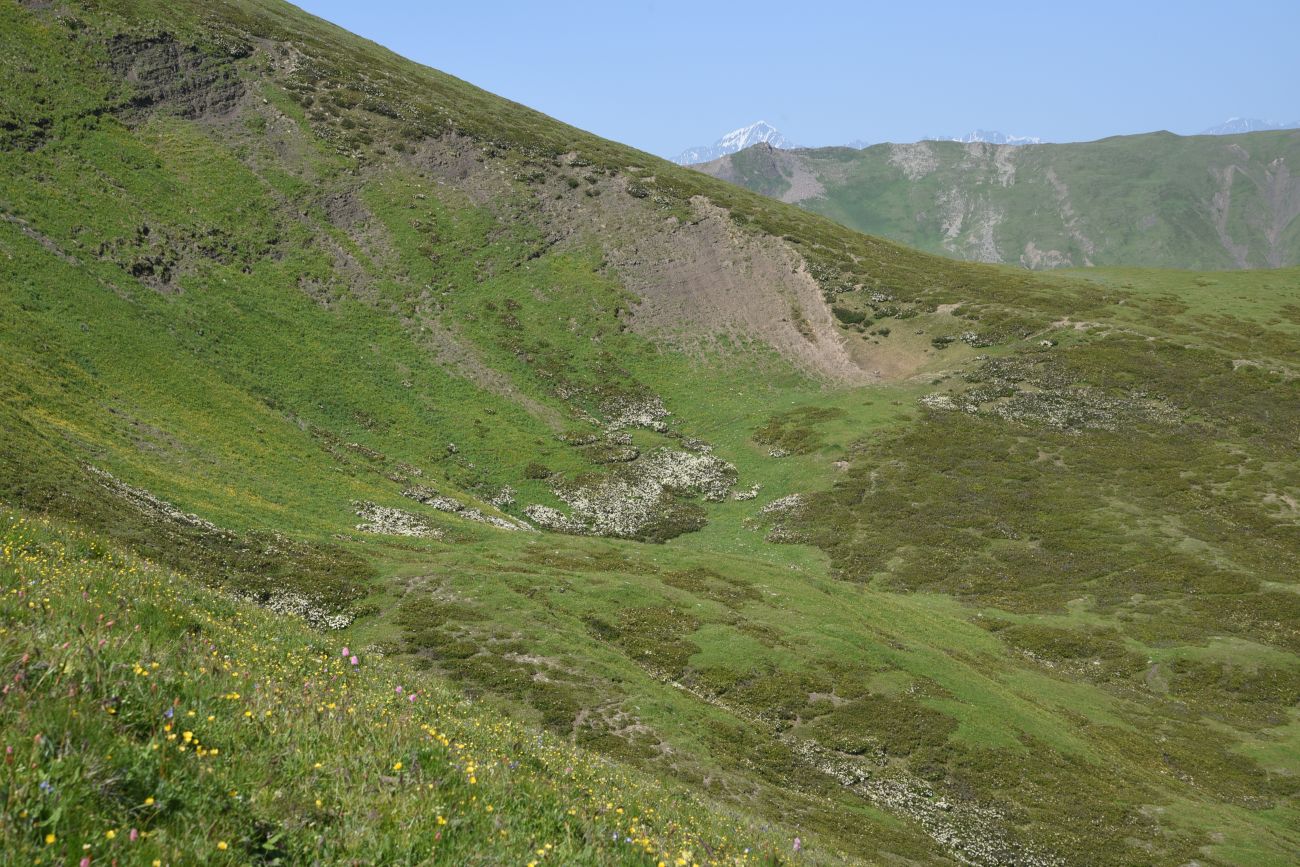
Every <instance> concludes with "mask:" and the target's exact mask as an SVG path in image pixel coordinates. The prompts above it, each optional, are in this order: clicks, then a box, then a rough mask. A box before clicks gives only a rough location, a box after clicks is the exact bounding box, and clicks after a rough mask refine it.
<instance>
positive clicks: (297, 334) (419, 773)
mask: <svg viewBox="0 0 1300 867" xmlns="http://www.w3.org/2000/svg"><path fill="white" fill-rule="evenodd" d="M0 70H2V74H0V162H2V163H3V171H2V172H0V507H2V508H3V514H2V515H0V581H2V582H3V583H2V585H0V589H3V594H2V595H0V675H2V676H3V680H4V683H5V687H4V692H3V696H2V697H0V735H2V736H3V739H4V742H5V745H6V758H5V766H4V769H3V770H2V771H0V791H2V792H3V796H4V797H3V799H0V801H2V802H0V861H2V862H5V863H38V862H39V863H43V864H78V863H82V859H84V858H89V859H91V863H101V862H102V863H109V862H111V861H113V860H116V861H117V862H118V863H122V864H128V863H131V864H134V863H141V864H150V863H159V864H187V863H200V862H201V863H212V864H223V863H230V864H234V863H240V864H245V863H250V862H258V863H281V864H296V863H362V864H408V863H445V864H502V863H520V864H528V863H530V862H536V863H537V864H546V863H556V864H575V863H587V864H651V865H657V864H661V863H662V864H675V865H681V864H746V863H758V864H778V863H781V864H843V863H865V864H881V863H889V864H897V863H915V864H935V865H940V864H953V863H966V864H980V865H993V864H999V865H1002V864H1019V865H1058V864H1059V865H1066V864H1097V865H1101V864H1106V865H1112V864H1170V865H1175V864H1187V863H1190V862H1193V861H1194V862H1197V863H1200V864H1207V865H1210V864H1213V865H1220V864H1242V865H1245V864H1250V865H1259V864H1263V865H1269V864H1276V865H1286V864H1290V863H1292V862H1293V859H1294V853H1295V852H1296V851H1297V848H1300V832H1297V828H1300V803H1298V801H1297V796H1298V795H1300V776H1297V774H1300V708H1298V707H1297V705H1298V703H1300V584H1298V583H1297V575H1298V574H1300V569H1298V568H1297V567H1298V566H1300V562H1298V561H1300V556H1298V555H1300V463H1298V462H1297V461H1295V460H1294V455H1295V451H1296V448H1297V447H1298V446H1300V440H1298V439H1297V431H1300V376H1298V374H1300V352H1297V349H1298V348H1300V269H1295V268H1289V269H1277V270H1260V271H1223V272H1215V273H1196V272H1190V271H1171V270H1166V271H1156V270H1144V269H1139V268H1124V269H1118V268H1093V269H1088V270H1086V271H1077V272H1069V273H1066V272H1061V273H1050V274H1043V273H1035V272H1030V271H1027V270H1024V269H1021V268H1012V267H1004V266H995V265H985V264H977V263H970V262H961V261H954V260H953V259H950V258H945V257H941V256H935V255H932V254H929V253H925V252H921V251H917V250H914V249H910V248H908V247H905V246H902V245H900V244H898V243H895V242H893V241H889V240H884V239H881V238H877V237H872V236H868V235H863V234H859V233H858V232H856V231H854V230H852V229H850V228H847V227H845V226H842V225H839V224H838V223H836V222H834V221H833V220H831V219H827V218H826V217H824V216H821V215H819V214H814V213H811V212H809V211H807V210H803V209H801V208H799V207H796V206H793V205H791V204H788V203H783V202H780V201H776V200H774V199H772V198H769V197H766V196H763V195H760V194H758V193H755V192H752V191H749V190H745V189H742V188H740V187H737V186H735V185H732V184H728V183H725V182H723V181H720V180H717V179H715V178H711V177H709V176H707V175H705V174H702V173H700V172H697V171H694V170H691V169H685V168H681V167H678V166H675V165H673V164H671V163H668V162H666V161H664V160H660V159H657V158H655V157H652V156H650V155H648V154H644V153H641V152H639V151H636V150H633V149H631V148H627V147H624V146H621V145H618V144H615V143H612V142H608V141H605V140H602V139H599V138H596V137H594V136H591V135H589V134H587V133H584V132H582V131H579V130H576V129H573V128H571V127H568V126H565V125H564V124H561V123H559V122H557V121H554V120H552V119H550V118H547V117H545V116H543V115H541V114H538V113H536V112H533V111H531V110H529V109H527V108H525V107H523V106H520V105H517V104H514V103H511V102H508V101H506V100H503V99H500V98H498V97H495V96H493V95H491V94H488V93H486V92H484V91H481V90H479V89H477V88H474V87H473V86H471V85H469V84H466V83H464V82H462V81H459V80H457V79H454V78H452V77H450V76H447V75H444V74H442V73H439V72H437V71H435V70H431V69H428V68H425V67H422V66H419V65H417V64H414V63H411V62H409V61H406V60H404V59H402V58H400V57H397V56H396V55H394V54H392V53H390V52H388V51H386V50H384V49H382V48H380V47H378V46H376V45H374V44H372V43H369V42H366V41H364V40H362V39H359V38H357V37H355V36H352V35H350V34H347V33H345V32H343V31H341V30H339V29H338V28H335V27H333V26H331V25H329V24H327V23H325V22H323V21H320V20H319V19H316V18H313V17H311V16H309V15H307V14H305V13H303V12H301V11H299V10H297V9H295V8H294V7H292V6H289V5H287V4H284V3H280V2H277V0H231V2H218V3H210V2H204V3H200V2H197V0H183V2H171V3H165V4H164V3H157V2H148V0H80V2H52V3H51V2H23V3H18V2H14V0H0ZM1268 135H1274V134H1268ZM1276 135H1277V138H1276V139H1272V140H1273V141H1276V142H1278V143H1279V144H1278V147H1279V148H1280V147H1281V143H1283V142H1285V141H1286V140H1287V139H1286V138H1285V136H1286V135H1287V134H1276ZM1265 140H1269V139H1265ZM954 147H957V148H962V147H963V146H961V145H955V146H954ZM1062 177H1064V176H1063V175H1062ZM923 181H924V179H923V178H921V179H918V181H917V182H918V183H922V182H923ZM1072 189H1073V188H1072ZM1080 213H1082V211H1080ZM1234 237H1235V236H1234ZM1053 249H1055V248H1053ZM1261 255H1263V254H1261ZM1097 264H1100V261H1098V262H1097ZM1185 264H1186V265H1196V266H1198V267H1200V266H1201V265H1202V263H1200V262H1199V260H1192V261H1189V262H1187V263H1185ZM354 659H355V661H354Z"/></svg>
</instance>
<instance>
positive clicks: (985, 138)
mask: <svg viewBox="0 0 1300 867" xmlns="http://www.w3.org/2000/svg"><path fill="white" fill-rule="evenodd" d="M924 140H925V141H956V142H962V143H963V144H970V143H971V142H983V143H985V144H998V145H1027V144H1043V143H1044V142H1045V141H1046V139H1042V138H1039V137H1038V136H1034V135H1009V134H1008V133H1005V132H999V131H998V130H995V129H976V130H971V131H970V132H968V133H966V134H965V135H955V136H954V135H936V136H927V137H926V138H925V139H924Z"/></svg>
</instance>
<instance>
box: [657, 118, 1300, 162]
mask: <svg viewBox="0 0 1300 867" xmlns="http://www.w3.org/2000/svg"><path fill="white" fill-rule="evenodd" d="M1296 128H1300V120H1297V121H1292V122H1290V123H1278V122H1276V121H1269V120H1260V119H1259V118H1242V117H1233V118H1229V119H1227V120H1225V121H1223V122H1222V123H1217V124H1214V125H1213V126H1209V127H1206V128H1205V129H1204V130H1201V132H1200V134H1201V135H1236V134H1238V133H1243V132H1260V131H1265V130H1279V129H1296ZM920 141H955V142H962V143H964V144H969V143H971V142H983V143H986V144H998V145H1030V144H1045V143H1047V142H1048V141H1049V139H1046V138H1043V137H1041V136H1034V135H1013V134H1008V133H1004V132H1001V131H999V130H990V129H976V130H972V131H970V132H968V133H965V134H963V135H934V136H925V137H923V138H921V139H920ZM760 142H765V143H767V144H770V145H771V146H772V147H774V148H780V149H782V150H790V149H793V148H797V147H799V145H796V144H794V143H793V142H791V141H790V140H789V139H787V138H786V137H785V136H784V135H783V134H782V133H781V132H780V131H779V130H777V129H776V128H775V127H773V126H772V125H771V124H769V123H767V122H766V121H758V122H757V123H753V124H750V125H749V126H746V127H741V128H740V129H736V130H732V131H731V132H729V133H727V134H726V135H724V136H722V137H721V138H719V139H718V140H717V141H715V142H714V143H713V144H711V145H701V146H699V147H693V148H687V149H686V150H684V151H682V152H681V153H680V154H678V155H677V156H676V157H674V160H673V161H674V162H676V163H677V164H678V165H696V164H698V163H706V162H709V161H710V160H715V159H718V158H719V157H723V156H726V155H728V154H733V153H736V152H737V151H741V150H744V149H745V148H747V147H750V146H752V145H755V144H759V143H760ZM869 144H870V142H868V141H867V140H866V139H854V140H853V141H850V142H848V143H846V144H845V145H843V146H844V147H850V148H854V149H856V150H861V149H862V148H865V147H867V146H868V145H869Z"/></svg>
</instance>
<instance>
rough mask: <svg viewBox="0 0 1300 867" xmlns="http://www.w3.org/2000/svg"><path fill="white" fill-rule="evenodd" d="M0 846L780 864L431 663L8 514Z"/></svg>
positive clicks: (35, 857) (85, 855) (135, 852)
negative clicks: (393, 657) (492, 705)
mask: <svg viewBox="0 0 1300 867" xmlns="http://www.w3.org/2000/svg"><path fill="white" fill-rule="evenodd" d="M0 545H2V547H0V576H2V579H3V597H2V601H0V676H2V678H3V681H4V686H3V697H2V698H0V731H2V732H3V740H4V768H3V771H2V772H0V790H2V791H3V798H0V803H2V806H0V851H2V852H3V853H4V856H3V858H0V860H2V861H4V862H5V863H32V864H93V863H105V864H108V863H117V864H150V863H152V864H155V865H160V864H182V863H211V864H221V863H230V864H234V863H248V862H250V861H256V862H261V863H283V864H289V863H308V862H315V863H358V864H359V863H365V864H385V863H401V864H424V863H446V864H520V865H526V864H547V863H550V864H575V863H601V864H747V863H779V858H778V857H777V856H776V855H775V854H774V853H775V852H776V847H777V846H778V845H781V846H782V847H783V848H784V847H788V846H789V845H790V844H789V843H788V842H786V843H783V844H778V843H776V842H775V841H773V840H767V839H765V838H764V836H763V834H762V833H761V832H759V831H756V830H754V829H751V828H743V827H739V826H737V825H736V824H735V823H734V822H733V821H731V820H729V819H728V818H726V817H720V816H719V815H717V814H714V813H711V812H709V811H707V810H705V809H704V808H703V807H702V806H700V805H699V804H698V803H697V802H696V801H695V800H694V799H693V798H692V797H691V796H690V795H689V794H688V793H684V792H680V791H672V790H666V789H664V788H663V787H661V786H656V787H654V788H651V787H648V786H647V785H646V784H644V783H643V782H641V781H640V780H638V779H636V778H633V777H630V776H628V775H627V774H625V773H624V772H622V771H621V770H619V769H618V768H617V767H616V766H614V765H611V764H609V763H607V762H605V761H603V760H600V759H597V758H594V757H592V756H589V755H587V754H585V753H583V752H581V751H578V750H575V749H573V748H572V747H569V746H566V745H564V744H563V743H561V742H559V741H557V740H556V739H554V738H552V737H550V736H544V735H540V734H538V733H536V732H534V731H531V730H529V729H527V728H524V727H522V726H520V725H517V724H514V723H511V722H506V721H503V720H502V718H501V717H499V716H497V715H495V714H493V713H492V712H490V711H489V710H488V709H487V708H486V707H484V706H482V705H476V704H474V703H472V702H470V701H467V700H465V699H463V698H460V697H458V696H456V695H455V694H454V693H453V692H451V691H450V690H448V689H447V688H446V687H445V686H444V685H442V684H441V683H440V682H439V681H437V680H436V679H434V678H432V677H431V676H427V675H421V674H415V673H412V672H411V671H410V670H409V669H408V668H405V667H403V666H399V665H394V664H392V663H390V662H386V661H385V660H383V659H381V658H378V657H376V656H373V655H372V654H368V653H367V652H365V651H363V650H360V649H357V648H348V647H344V646H333V645H331V644H329V643H327V640H326V639H325V638H324V637H323V636H321V635H320V634H317V633H314V632H312V631H311V630H309V629H307V628H306V627H305V626H304V625H302V624H301V623H300V622H299V621H296V620H293V619H289V620H281V621H277V620H276V619H275V618H274V617H273V616H271V615H269V614H267V613H266V612H264V611H262V610H260V609H258V608H256V607H254V606H251V605H248V604H245V603H242V602H236V601H231V600H230V599H228V598H226V597H223V596H220V595H217V594H215V593H211V592H209V591H206V590H202V589H196V587H195V585H194V583H193V582H192V581H190V580H187V579H186V578H185V577H184V576H181V575H177V574H175V573H172V572H168V571H166V570H163V569H161V568H159V567H157V566H154V565H152V564H151V563H149V562H147V561H144V560H140V559H137V558H133V557H129V556H126V555H123V554H121V553H119V552H117V551H115V550H113V549H110V548H109V547H107V546H105V545H104V544H103V543H102V542H101V541H100V540H98V539H97V538H95V537H93V536H90V535H87V534H84V533H80V532H76V531H72V530H68V529H66V528H63V527H60V526H57V525H54V524H52V523H49V522H45V521H40V520H35V519H31V518H28V517H26V516H24V515H21V514H18V513H13V512H9V511H6V512H5V513H3V514H2V515H0Z"/></svg>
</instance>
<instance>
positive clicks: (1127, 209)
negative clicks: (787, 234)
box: [697, 130, 1300, 269]
mask: <svg viewBox="0 0 1300 867" xmlns="http://www.w3.org/2000/svg"><path fill="white" fill-rule="evenodd" d="M1298 149H1300V134H1297V133H1296V132H1295V131H1294V130H1290V131H1285V130H1284V131H1279V132H1261V133H1250V134H1246V135H1238V136H1193V137H1182V136H1176V135H1172V134H1170V133H1151V134H1147V135H1136V136H1118V137H1115V138H1109V139H1103V140H1101V141H1096V142H1085V143H1079V144H1046V145H1032V146H1028V147H1013V146H1009V145H986V144H960V143H957V142H920V143H917V144H909V145H891V144H880V145H873V146H871V147H868V148H865V149H863V150H860V151H858V150H852V149H849V148H815V149H808V150H798V151H773V150H771V149H770V148H766V147H763V146H758V147H755V148H750V149H749V150H746V151H743V152H741V153H738V154H733V155H730V156H727V157H724V158H722V159H720V160H717V161H715V162H712V163H708V164H705V165H703V166H699V167H697V168H699V169H700V170H701V171H704V172H706V173H708V174H711V175H713V176H715V177H720V178H725V179H727V180H729V181H732V182H735V183H738V184H741V185H742V186H745V187H747V188H749V189H751V190H755V191H757V192H760V193H764V194H765V195H770V196H774V197H776V198H781V199H783V200H784V201H794V202H798V203H799V204H800V205H801V206H802V207H805V208H807V209H809V210H811V211H814V212H816V213H819V214H824V215H826V216H828V217H830V218H832V219H834V220H837V221H839V222H841V223H843V224H844V225H846V226H849V227H851V228H854V229H857V230H859V231H862V232H869V233H872V234H876V235H881V236H883V237H886V238H892V239H894V240H896V241H901V242H903V243H905V244H910V245H912V246H914V247H917V248H919V249H922V250H929V251H931V252H934V253H940V254H943V255H948V256H954V257H956V258H961V259H970V260H976V261H984V262H1007V263H1011V264H1020V265H1024V266H1027V267H1030V268H1040V269H1041V268H1060V267H1070V266H1076V267H1077V266H1084V265H1130V266H1144V267H1158V268H1196V269H1230V268H1265V267H1272V268H1277V267H1282V266H1286V265H1296V264H1300V221H1298V220H1297V219H1296V218H1297V216H1300V206H1298V204H1297V203H1300V186H1298V185H1297V184H1298V182H1297V181H1296V180H1295V175H1294V170H1293V167H1294V166H1295V165H1296V164H1297V160H1300V152H1298Z"/></svg>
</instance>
